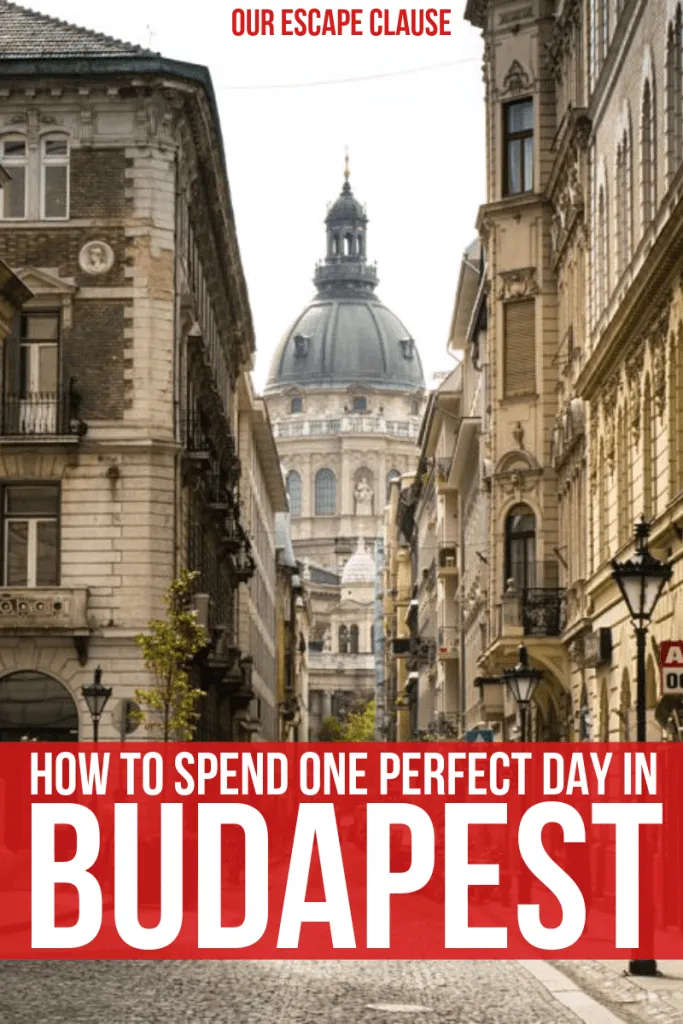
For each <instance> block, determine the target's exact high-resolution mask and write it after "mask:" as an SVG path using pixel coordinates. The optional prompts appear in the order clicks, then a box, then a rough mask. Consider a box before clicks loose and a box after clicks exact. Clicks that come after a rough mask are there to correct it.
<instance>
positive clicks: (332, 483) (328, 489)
mask: <svg viewBox="0 0 683 1024" xmlns="http://www.w3.org/2000/svg"><path fill="white" fill-rule="evenodd" d="M315 514H316V515H317V516H334V515H336V514H337V478H336V477H335V475H334V473H333V472H332V470H331V469H319V470H318V472H317V473H316V474H315Z"/></svg>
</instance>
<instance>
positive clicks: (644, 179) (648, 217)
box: [640, 81, 657, 231]
mask: <svg viewBox="0 0 683 1024" xmlns="http://www.w3.org/2000/svg"><path fill="white" fill-rule="evenodd" d="M640 138H641V149H640V188H641V204H642V216H643V231H646V230H647V228H648V227H649V226H650V224H651V223H652V218H653V217H654V215H655V210H656V208H657V119H656V117H655V103H654V96H653V95H652V89H651V87H650V82H649V81H646V82H645V85H644V86H643V102H642V105H641V111H640Z"/></svg>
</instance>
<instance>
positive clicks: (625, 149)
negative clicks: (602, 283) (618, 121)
mask: <svg viewBox="0 0 683 1024" xmlns="http://www.w3.org/2000/svg"><path fill="white" fill-rule="evenodd" d="M631 178H632V173H631V140H630V137H629V133H628V131H625V132H624V134H623V136H622V138H621V142H620V143H619V145H618V146H617V174H616V182H617V196H616V202H615V204H614V213H615V218H616V236H617V278H620V277H621V275H622V274H623V272H624V271H625V270H626V267H627V266H628V261H629V259H630V258H631V208H632V202H631Z"/></svg>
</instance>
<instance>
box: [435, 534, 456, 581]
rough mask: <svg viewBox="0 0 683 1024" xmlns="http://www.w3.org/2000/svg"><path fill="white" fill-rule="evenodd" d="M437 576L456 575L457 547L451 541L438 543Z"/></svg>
mask: <svg viewBox="0 0 683 1024" xmlns="http://www.w3.org/2000/svg"><path fill="white" fill-rule="evenodd" d="M438 573H439V576H457V574H458V549H457V547H456V546H455V544H453V543H445V542H441V543H440V544H439V566H438Z"/></svg>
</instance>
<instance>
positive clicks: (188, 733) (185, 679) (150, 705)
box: [135, 569, 209, 742]
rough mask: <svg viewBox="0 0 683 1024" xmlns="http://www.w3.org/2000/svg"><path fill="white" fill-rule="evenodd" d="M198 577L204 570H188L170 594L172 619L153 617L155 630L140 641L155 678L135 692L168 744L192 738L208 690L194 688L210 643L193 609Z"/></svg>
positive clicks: (141, 717) (142, 713)
mask: <svg viewBox="0 0 683 1024" xmlns="http://www.w3.org/2000/svg"><path fill="white" fill-rule="evenodd" d="M198 576H199V573H198V572H190V571H189V570H188V569H182V570H181V572H180V575H179V576H178V578H177V579H175V580H174V581H173V582H172V583H171V585H170V587H169V588H168V590H167V591H166V596H165V598H164V601H165V604H166V609H167V616H166V618H165V619H153V620H152V621H151V622H150V623H149V632H148V633H140V634H139V635H138V636H136V638H135V640H136V642H137V643H138V644H139V646H140V647H141V649H142V657H143V661H144V663H145V667H146V668H147V669H149V671H150V672H151V673H152V674H153V675H154V680H155V682H154V685H153V686H151V687H149V689H145V690H136V691H135V699H136V701H137V702H138V704H139V705H140V710H139V711H137V712H135V715H136V717H137V718H138V721H144V722H145V724H146V725H147V728H148V729H150V730H151V731H153V732H160V733H161V735H162V738H163V740H164V742H167V741H168V740H169V739H171V738H172V737H178V738H179V739H183V740H190V739H192V737H193V735H194V733H195V731H196V729H197V720H198V719H199V711H198V704H199V701H200V700H201V698H202V697H203V696H204V691H203V690H199V689H197V688H196V687H194V686H192V684H191V681H190V674H189V671H188V670H189V666H190V664H191V662H192V660H193V658H194V657H195V656H196V655H197V654H198V653H199V651H201V650H202V648H203V647H206V644H207V642H208V639H209V636H208V633H207V631H206V629H205V628H204V626H202V625H201V623H199V622H198V621H197V612H196V610H195V609H193V607H192V602H193V592H194V583H195V581H196V579H197V577H198Z"/></svg>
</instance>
